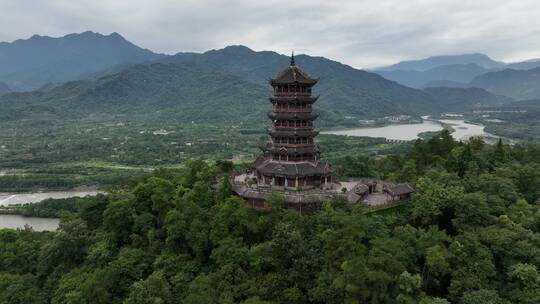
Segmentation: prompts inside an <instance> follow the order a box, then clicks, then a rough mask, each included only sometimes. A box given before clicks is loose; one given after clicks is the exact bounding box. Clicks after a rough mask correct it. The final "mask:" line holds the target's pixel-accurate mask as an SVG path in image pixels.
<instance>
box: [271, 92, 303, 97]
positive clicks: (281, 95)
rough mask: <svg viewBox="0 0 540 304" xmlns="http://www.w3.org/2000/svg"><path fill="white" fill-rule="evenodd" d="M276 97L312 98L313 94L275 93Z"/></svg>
mask: <svg viewBox="0 0 540 304" xmlns="http://www.w3.org/2000/svg"><path fill="white" fill-rule="evenodd" d="M274 96H276V97H296V96H302V97H306V96H307V97H309V96H311V92H274Z"/></svg>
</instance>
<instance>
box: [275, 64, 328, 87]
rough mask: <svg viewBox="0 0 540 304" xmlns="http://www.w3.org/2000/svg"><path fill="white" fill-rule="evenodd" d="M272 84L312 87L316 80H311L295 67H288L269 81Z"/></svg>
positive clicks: (306, 74)
mask: <svg viewBox="0 0 540 304" xmlns="http://www.w3.org/2000/svg"><path fill="white" fill-rule="evenodd" d="M270 83H272V84H294V83H300V84H307V85H314V84H316V83H317V80H315V79H313V78H311V77H310V76H309V75H308V73H306V72H304V71H302V69H300V68H299V67H298V66H296V65H289V66H288V67H286V68H285V69H283V70H282V71H281V72H279V73H278V74H277V75H276V77H274V79H272V80H271V81H270Z"/></svg>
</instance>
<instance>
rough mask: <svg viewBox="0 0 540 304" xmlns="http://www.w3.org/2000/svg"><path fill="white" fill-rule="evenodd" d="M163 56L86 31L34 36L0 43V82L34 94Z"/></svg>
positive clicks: (122, 39)
mask: <svg viewBox="0 0 540 304" xmlns="http://www.w3.org/2000/svg"><path fill="white" fill-rule="evenodd" d="M162 56H163V55H158V54H155V53H153V52H151V51H149V50H146V49H142V48H140V47H138V46H136V45H134V44H133V43H131V42H129V41H127V40H126V39H124V38H123V37H122V36H120V35H119V34H117V33H112V34H110V35H107V36H105V35H101V34H99V33H94V32H90V31H88V32H84V33H81V34H69V35H66V36H64V37H60V38H52V37H47V36H38V35H34V36H32V37H31V38H29V39H26V40H23V39H19V40H16V41H13V42H11V43H7V42H2V43H0V67H1V69H0V81H1V82H5V83H6V84H8V85H9V86H11V87H12V88H14V89H17V90H33V89H37V88H39V87H42V86H43V85H46V84H49V83H58V82H65V81H72V80H78V79H85V78H88V77H91V75H92V74H94V73H97V72H100V71H103V70H107V69H110V68H112V67H114V66H116V65H122V64H133V63H141V62H146V61H151V60H155V59H158V58H160V57H162Z"/></svg>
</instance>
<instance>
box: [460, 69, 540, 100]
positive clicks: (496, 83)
mask: <svg viewBox="0 0 540 304" xmlns="http://www.w3.org/2000/svg"><path fill="white" fill-rule="evenodd" d="M470 85H471V86H474V87H479V88H483V89H486V90H488V91H490V92H493V93H496V94H501V95H506V96H509V97H512V98H515V99H540V68H535V69H531V70H513V69H505V70H502V71H498V72H491V73H486V74H483V75H480V76H477V77H476V78H474V79H473V80H472V81H471V83H470Z"/></svg>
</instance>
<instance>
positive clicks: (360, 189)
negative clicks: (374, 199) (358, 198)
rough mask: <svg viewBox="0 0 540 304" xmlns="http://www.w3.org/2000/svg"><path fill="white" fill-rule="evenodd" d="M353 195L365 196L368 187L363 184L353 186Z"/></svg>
mask: <svg viewBox="0 0 540 304" xmlns="http://www.w3.org/2000/svg"><path fill="white" fill-rule="evenodd" d="M353 191H354V193H357V194H366V193H367V192H368V191H369V187H368V186H367V185H365V184H358V185H356V186H354V190H353Z"/></svg>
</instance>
